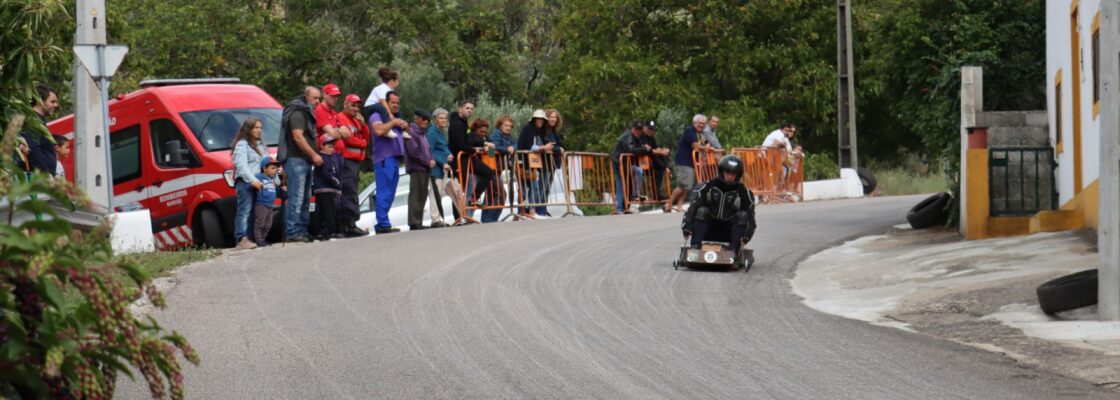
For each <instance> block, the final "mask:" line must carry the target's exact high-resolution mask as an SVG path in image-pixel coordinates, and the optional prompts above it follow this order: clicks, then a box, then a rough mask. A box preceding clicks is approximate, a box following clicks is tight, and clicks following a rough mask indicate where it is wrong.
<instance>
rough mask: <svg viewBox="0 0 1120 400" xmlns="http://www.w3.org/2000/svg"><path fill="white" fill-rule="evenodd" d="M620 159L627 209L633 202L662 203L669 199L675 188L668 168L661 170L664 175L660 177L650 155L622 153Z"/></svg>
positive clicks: (642, 203)
mask: <svg viewBox="0 0 1120 400" xmlns="http://www.w3.org/2000/svg"><path fill="white" fill-rule="evenodd" d="M618 160H619V172H620V173H621V174H622V184H623V188H622V192H623V196H624V197H623V201H624V204H625V208H626V209H630V205H631V204H641V205H644V204H658V205H660V204H662V203H664V202H665V201H666V200H668V194H669V193H671V192H672V190H673V189H672V187H671V185H670V183H669V177H670V174H669V170H668V169H667V168H666V169H665V170H663V171H660V172H661V173H662V176H661V178H660V179H658V176H657V175H656V174H655V172H658V171H655V170H654V167H653V159H652V158H651V157H650V156H648V155H634V154H622V155H620V156H619V158H618ZM636 173H638V174H636ZM635 175H637V176H635ZM658 182H661V185H658V184H657V183H658ZM661 189H664V191H662V190H661Z"/></svg>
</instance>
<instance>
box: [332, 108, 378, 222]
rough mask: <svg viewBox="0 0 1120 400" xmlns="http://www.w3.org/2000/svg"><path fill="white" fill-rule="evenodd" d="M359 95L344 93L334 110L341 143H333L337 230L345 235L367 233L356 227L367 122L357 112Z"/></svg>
mask: <svg viewBox="0 0 1120 400" xmlns="http://www.w3.org/2000/svg"><path fill="white" fill-rule="evenodd" d="M361 106H362V99H361V98H360V97H358V95H356V94H353V93H351V94H348V95H346V101H345V102H344V104H343V105H342V112H341V113H339V114H338V134H339V135H340V136H341V137H342V141H341V143H336V146H337V147H338V148H337V149H336V150H339V153H342V170H341V171H340V172H339V174H338V178H339V181H341V182H342V194H341V195H340V197H339V201H338V203H339V205H338V232H339V233H342V234H343V236H346V237H358V236H365V235H368V234H369V232H366V231H365V230H363V229H360V228H358V225H357V224H358V218H359V217H360V216H361V212H360V211H359V210H358V191H359V190H361V188H359V187H358V180H359V175H358V171H359V169H360V168H359V166H361V165H362V162H364V161H365V159H366V147H367V146H369V139H370V136H369V126H367V125H366V122H365V120H363V119H362V117H361V115H359V114H360V113H361V111H362V110H361Z"/></svg>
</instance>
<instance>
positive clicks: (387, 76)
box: [362, 67, 401, 119]
mask: <svg viewBox="0 0 1120 400" xmlns="http://www.w3.org/2000/svg"><path fill="white" fill-rule="evenodd" d="M377 76H379V77H381V84H380V85H377V86H376V87H374V88H373V91H371V92H369V97H368V98H366V105H365V108H364V109H363V110H362V115H364V116H365V117H366V119H369V117H371V116H373V112H374V109H373V106H375V105H378V104H380V105H381V108H384V109H388V108H389V102H388V101H387V100H388V96H389V92H395V91H397V86H398V85H399V84H400V83H401V74H400V72H397V71H394V70H392V69H389V67H381V69H378V70H377Z"/></svg>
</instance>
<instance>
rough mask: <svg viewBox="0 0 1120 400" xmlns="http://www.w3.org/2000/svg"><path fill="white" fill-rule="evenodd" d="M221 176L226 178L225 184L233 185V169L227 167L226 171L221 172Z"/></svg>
mask: <svg viewBox="0 0 1120 400" xmlns="http://www.w3.org/2000/svg"><path fill="white" fill-rule="evenodd" d="M222 177H223V178H226V184H227V185H229V187H233V186H234V183H235V182H234V179H235V178H234V176H233V170H232V169H227V170H226V172H223V173H222Z"/></svg>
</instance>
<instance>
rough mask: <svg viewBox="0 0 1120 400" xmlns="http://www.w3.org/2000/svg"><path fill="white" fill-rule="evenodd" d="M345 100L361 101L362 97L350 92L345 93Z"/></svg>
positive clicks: (350, 101)
mask: <svg viewBox="0 0 1120 400" xmlns="http://www.w3.org/2000/svg"><path fill="white" fill-rule="evenodd" d="M346 102H347V103H361V102H362V98H361V97H358V95H356V94H353V93H350V94H348V95H346Z"/></svg>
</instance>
